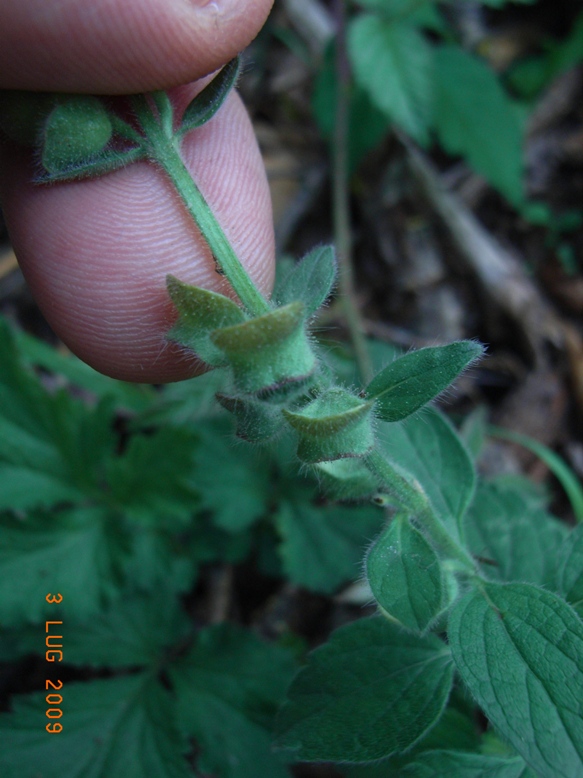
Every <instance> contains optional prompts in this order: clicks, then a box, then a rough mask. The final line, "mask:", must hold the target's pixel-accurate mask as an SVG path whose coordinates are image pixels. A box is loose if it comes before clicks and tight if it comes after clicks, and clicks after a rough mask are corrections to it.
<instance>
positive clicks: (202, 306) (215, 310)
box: [166, 275, 245, 367]
mask: <svg viewBox="0 0 583 778" xmlns="http://www.w3.org/2000/svg"><path fill="white" fill-rule="evenodd" d="M166 288H167V289H168V294H169V295H170V297H171V298H172V302H173V303H174V305H175V306H176V308H177V310H178V313H179V314H180V316H179V319H178V321H177V322H176V324H175V325H174V327H172V329H171V330H170V332H169V333H168V338H169V339H170V340H174V341H176V342H177V343H180V344H181V345H183V346H187V347H188V348H191V349H192V350H193V351H194V352H195V353H196V354H197V355H198V356H199V357H200V358H201V359H202V360H203V361H204V362H206V363H207V364H208V365H212V366H213V367H221V366H223V365H226V364H227V363H228V360H227V358H226V357H225V355H224V354H223V352H222V351H221V350H220V349H218V348H217V347H216V346H215V344H214V343H213V341H212V340H211V332H213V331H214V330H218V329H220V328H221V327H228V326H231V325H233V324H239V323H240V322H243V321H245V315H244V314H243V311H242V310H241V309H240V308H239V306H238V305H237V304H236V303H234V302H233V301H232V300H229V298H228V297H225V296H224V295H222V294H218V293H217V292H211V291H209V290H208V289H201V288H200V287H198V286H190V284H184V283H183V282H182V281H179V280H178V279H177V278H175V277H174V276H171V275H169V276H167V278H166Z"/></svg>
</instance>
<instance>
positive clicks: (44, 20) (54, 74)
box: [0, 0, 273, 94]
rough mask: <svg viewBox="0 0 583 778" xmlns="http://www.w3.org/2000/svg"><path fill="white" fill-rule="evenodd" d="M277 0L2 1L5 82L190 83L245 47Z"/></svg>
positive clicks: (128, 87)
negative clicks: (274, 0)
mask: <svg viewBox="0 0 583 778" xmlns="http://www.w3.org/2000/svg"><path fill="white" fill-rule="evenodd" d="M272 2H273V0H140V2H137V3H136V2H127V0H59V2H57V3H55V2H47V0H17V1H16V2H14V1H13V2H4V3H0V31H1V33H0V38H1V45H0V88H5V89H32V90H35V91H47V92H55V91H60V92H89V93H95V94H124V93H125V94H129V93H134V92H147V91H152V90H155V89H167V88H169V87H172V86H178V85H179V84H186V83H188V82H190V81H193V80H195V79H197V78H200V77H201V76H203V75H206V74H207V73H210V72H212V71H214V70H216V69H217V68H219V67H221V65H223V64H224V63H225V62H228V61H229V60H230V59H232V58H233V57H234V56H235V54H237V53H238V52H240V51H241V50H242V49H244V48H245V46H247V44H248V43H249V42H250V41H251V40H252V39H253V38H254V37H255V35H257V33H258V32H259V30H260V29H261V27H262V25H263V23H264V22H265V19H266V18H267V15H268V13H269V10H270V8H271V4H272Z"/></svg>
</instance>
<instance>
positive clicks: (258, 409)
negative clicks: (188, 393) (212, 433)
mask: <svg viewBox="0 0 583 778" xmlns="http://www.w3.org/2000/svg"><path fill="white" fill-rule="evenodd" d="M216 398H217V400H218V401H219V403H220V404H221V405H222V406H223V408H225V409H226V410H227V411H229V413H232V414H233V415H234V416H235V418H236V420H237V436H238V437H239V438H242V439H243V440H247V441H248V442H249V443H262V442H263V441H265V440H269V438H272V437H273V436H274V435H275V433H276V432H277V431H278V430H279V429H280V428H281V425H282V422H283V418H282V415H281V412H280V411H279V410H278V409H277V408H274V407H273V406H272V405H267V404H266V403H262V402H258V401H257V400H253V399H248V398H245V399H243V398H240V397H229V396H228V395H226V394H222V393H220V392H219V393H218V394H217V395H216Z"/></svg>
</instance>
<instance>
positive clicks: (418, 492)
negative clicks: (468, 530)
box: [363, 449, 476, 572]
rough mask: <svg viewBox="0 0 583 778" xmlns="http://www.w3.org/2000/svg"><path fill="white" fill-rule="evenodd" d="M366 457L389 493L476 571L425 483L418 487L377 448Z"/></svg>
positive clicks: (445, 547) (450, 553) (445, 549)
mask: <svg viewBox="0 0 583 778" xmlns="http://www.w3.org/2000/svg"><path fill="white" fill-rule="evenodd" d="M363 461H364V463H365V465H366V466H367V467H368V469H369V470H370V471H371V472H372V473H373V474H374V475H375V476H376V477H377V478H378V479H379V481H381V483H382V484H383V486H384V487H385V488H386V489H387V490H388V491H389V493H390V494H392V495H393V496H394V497H396V498H397V500H399V502H401V503H402V504H403V506H404V507H405V508H407V509H408V510H409V511H410V512H411V513H412V514H413V516H414V517H415V519H416V521H418V522H419V524H420V525H421V526H422V527H423V529H424V530H425V531H426V532H427V534H428V535H429V536H430V537H431V539H432V540H433V542H434V543H435V545H436V546H438V547H439V548H440V549H442V551H443V552H444V553H446V554H447V555H448V556H449V557H450V558H452V559H456V560H457V561H458V562H461V564H462V565H463V567H464V568H466V569H467V570H468V571H470V572H475V571H476V563H475V562H474V560H473V559H472V557H471V556H470V554H468V552H467V551H466V550H465V549H464V548H463V547H462V546H461V545H460V544H459V543H457V542H456V541H455V540H454V539H453V538H452V537H451V535H450V534H449V532H448V531H447V530H446V529H445V527H444V526H443V524H442V523H441V522H440V521H439V519H438V518H437V516H436V515H435V513H434V512H433V509H432V508H431V505H430V504H429V501H428V499H427V496H426V495H425V493H424V492H423V490H422V489H421V487H419V489H416V488H415V486H414V485H413V484H411V483H410V482H409V481H408V480H407V479H406V478H404V476H402V475H401V474H400V473H399V472H398V471H397V470H395V468H394V467H393V466H392V465H391V463H390V462H388V461H387V459H386V458H385V457H384V456H383V455H382V454H381V453H380V452H379V451H378V450H376V449H373V451H372V452H371V453H370V454H367V455H366V456H365V457H364V459H363Z"/></svg>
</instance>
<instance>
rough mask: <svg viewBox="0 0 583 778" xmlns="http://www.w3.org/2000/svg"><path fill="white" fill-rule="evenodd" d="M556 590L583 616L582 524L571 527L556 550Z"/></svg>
mask: <svg viewBox="0 0 583 778" xmlns="http://www.w3.org/2000/svg"><path fill="white" fill-rule="evenodd" d="M556 584H557V589H558V591H559V592H560V593H561V594H562V595H563V596H564V597H565V599H566V600H567V601H568V602H570V603H571V604H572V605H573V607H574V608H575V610H576V611H577V612H578V613H579V615H580V616H581V617H582V618H583V524H580V525H579V526H578V527H577V528H576V529H573V530H572V531H571V532H570V533H569V535H567V537H566V538H565V542H564V543H563V545H562V547H561V548H560V549H559V552H558V559H557V572H556Z"/></svg>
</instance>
